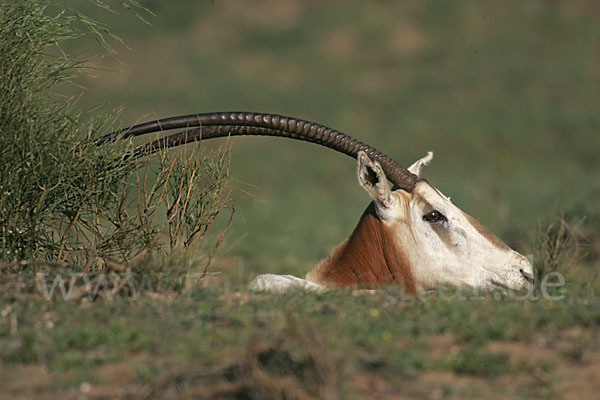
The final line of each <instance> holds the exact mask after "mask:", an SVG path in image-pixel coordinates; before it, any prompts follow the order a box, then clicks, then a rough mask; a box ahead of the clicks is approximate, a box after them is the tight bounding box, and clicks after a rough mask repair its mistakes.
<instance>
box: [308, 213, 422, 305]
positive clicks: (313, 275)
mask: <svg viewBox="0 0 600 400" xmlns="http://www.w3.org/2000/svg"><path fill="white" fill-rule="evenodd" d="M306 278H307V279H309V280H311V281H314V282H317V283H319V284H322V285H325V286H335V287H366V288H373V287H376V286H379V285H385V284H400V285H403V287H404V289H405V290H406V291H407V292H409V293H414V292H415V290H416V286H415V282H414V278H413V276H412V273H411V268H410V263H409V260H408V258H407V257H406V255H405V254H404V252H403V251H402V249H401V248H400V246H398V245H397V244H396V242H395V235H394V232H393V230H392V228H391V227H389V226H387V225H386V224H384V223H383V222H382V221H381V220H380V219H379V217H378V216H377V213H376V211H375V205H374V203H371V204H370V205H369V206H368V207H367V209H366V210H365V212H364V213H363V215H362V216H361V217H360V220H359V222H358V225H357V226H356V228H354V231H353V232H352V234H351V235H350V237H349V238H348V239H347V240H346V241H344V242H343V243H341V244H340V245H339V246H337V247H336V248H335V249H333V251H332V252H331V254H330V255H329V257H327V258H326V259H325V260H323V261H322V262H321V263H320V264H319V265H318V266H317V267H316V268H315V269H314V270H313V271H311V272H310V273H309V274H308V275H307V276H306Z"/></svg>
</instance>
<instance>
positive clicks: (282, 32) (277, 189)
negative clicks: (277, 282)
mask: <svg viewBox="0 0 600 400" xmlns="http://www.w3.org/2000/svg"><path fill="white" fill-rule="evenodd" d="M107 3H109V4H110V1H107ZM115 3H116V4H117V5H118V2H116V1H115ZM140 3H141V4H142V5H144V6H145V7H148V8H149V9H150V10H152V12H153V13H154V14H155V15H154V16H153V15H150V14H147V13H145V12H143V11H139V10H138V11H137V13H138V14H139V15H140V16H141V17H142V18H144V19H146V20H147V21H148V22H150V24H146V23H144V22H142V21H141V20H140V18H138V16H136V11H132V12H128V11H126V10H124V9H123V8H122V7H115V9H117V10H119V13H118V14H115V13H111V12H108V11H106V10H103V9H101V8H98V7H96V6H95V5H93V4H91V3H90V2H89V1H86V0H73V1H70V2H69V4H72V5H73V6H74V7H75V8H77V9H79V10H81V11H82V12H84V13H86V14H88V15H90V16H92V17H94V18H96V19H98V20H100V21H103V22H105V23H106V25H107V26H108V27H109V28H110V29H111V30H112V31H113V32H114V33H116V34H117V35H118V36H120V37H121V38H122V39H123V40H124V43H125V44H126V46H127V47H125V46H123V45H121V44H118V43H116V44H114V47H115V49H116V50H117V51H118V55H117V57H116V58H115V57H108V58H104V59H101V60H97V61H95V62H94V63H93V65H94V66H95V67H96V68H95V69H93V70H90V75H91V76H90V77H87V78H84V79H82V80H81V81H80V83H81V85H82V86H84V87H85V88H86V90H85V94H84V96H83V98H82V99H81V102H80V104H81V105H82V106H84V107H86V108H92V107H97V106H98V105H100V107H101V108H103V109H105V110H112V109H113V108H116V107H118V106H120V105H124V106H125V108H124V111H123V113H122V115H121V119H120V120H121V124H122V125H123V126H127V125H131V124H134V123H138V122H143V121H146V120H150V119H156V118H162V117H167V116H173V115H181V114H188V113H196V112H209V111H229V110H243V111H261V112H270V113H279V114H283V115H289V116H294V117H298V118H303V119H307V120H311V121H315V122H319V123H322V124H325V125H328V126H330V127H333V128H336V129H339V130H341V131H343V132H346V133H348V134H350V135H352V136H354V137H357V138H359V139H360V140H363V141H365V142H367V143H369V144H371V145H373V146H375V147H377V148H378V149H380V150H382V151H384V152H385V153H387V154H388V155H390V156H391V157H392V158H394V159H396V160H397V161H399V162H401V163H402V164H404V165H405V166H408V165H410V164H411V163H412V162H413V161H415V160H416V159H418V158H420V157H422V156H423V155H424V154H425V153H426V152H427V151H429V150H432V151H434V153H435V159H434V161H433V162H432V164H431V165H430V166H429V167H427V168H426V169H425V170H424V174H423V175H424V176H425V177H426V178H427V179H428V180H429V181H430V182H432V183H433V184H434V185H435V186H437V187H438V188H439V189H440V190H441V191H442V192H444V194H446V195H447V196H451V197H452V200H453V202H454V203H455V204H456V205H458V206H459V207H460V208H462V209H463V210H465V211H466V212H468V213H470V214H471V215H473V216H475V217H476V218H477V219H479V220H480V221H481V222H482V223H483V224H485V225H487V226H488V227H489V228H490V229H491V230H492V231H494V232H495V233H497V234H498V235H499V236H500V237H501V238H502V239H504V240H505V241H506V242H507V243H508V244H509V245H511V246H512V247H514V248H516V249H518V250H520V251H521V252H523V253H524V254H530V253H531V252H532V249H531V246H532V245H533V237H534V236H535V232H536V230H538V229H539V227H540V226H544V224H547V223H548V222H551V221H554V220H556V218H557V217H558V216H560V215H561V213H564V215H565V216H566V217H568V218H570V219H571V220H574V221H579V220H581V219H583V218H585V221H584V222H583V224H582V225H581V231H582V233H583V234H584V235H585V237H586V238H587V244H588V257H587V259H586V260H587V264H588V265H598V255H599V253H600V245H599V243H600V239H599V233H598V226H599V224H600V206H599V202H598V197H599V196H600V155H599V152H600V112H599V111H600V23H598V16H599V15H600V3H599V2H597V1H595V0H589V1H569V2H559V1H541V0H540V1H529V2H524V3H519V5H518V6H516V5H512V6H510V7H509V6H507V5H506V4H505V3H504V2H498V1H494V2H492V1H480V0H472V1H455V2H449V1H439V2H435V1H409V2H391V1H371V2H349V1H343V2H342V1H327V2H323V1H311V0H304V1H292V0H268V1H267V0H265V1H242V0H228V1H223V0H216V1H204V0H202V1H198V0H196V1H184V0H178V1H174V0H172V1H168V2H166V1H158V0H154V1H150V0H145V1H140ZM213 142H214V143H211V142H206V143H203V144H202V146H207V147H214V146H218V145H222V144H224V143H225V142H224V141H221V142H220V143H219V142H218V141H213ZM231 148H232V170H231V173H232V176H233V177H234V179H235V181H234V183H233V197H234V200H235V204H236V208H237V214H236V218H235V222H234V225H233V227H232V229H231V230H230V231H229V232H228V234H227V237H226V241H225V243H224V245H223V246H222V248H221V249H220V250H219V256H220V257H219V265H220V267H221V268H227V267H232V268H239V266H240V265H242V266H243V267H244V269H245V270H246V271H249V272H248V274H249V275H253V274H256V273H258V272H262V271H270V272H280V273H294V274H299V275H302V274H304V273H305V272H307V271H308V270H309V269H310V268H311V267H312V266H313V265H314V264H315V263H316V262H317V261H318V260H319V259H320V258H322V257H325V256H326V255H327V254H328V252H329V251H330V250H331V249H332V248H333V247H334V246H335V245H336V244H338V243H339V242H340V241H342V240H344V239H345V238H346V237H347V236H348V235H349V233H350V232H351V230H352V228H353V227H354V225H355V224H356V222H357V220H358V218H359V216H360V215H361V213H362V211H363V210H364V208H365V207H366V206H367V204H368V202H369V198H368V196H367V194H366V192H364V191H363V189H361V188H360V186H359V185H358V183H357V181H356V177H355V162H354V161H353V160H352V159H350V158H347V157H345V156H343V155H339V154H336V153H334V152H332V151H330V150H327V149H323V148H320V147H318V146H315V145H312V144H304V143H298V142H295V141H288V140H285V139H269V138H252V137H251V138H235V139H233V140H232V141H231Z"/></svg>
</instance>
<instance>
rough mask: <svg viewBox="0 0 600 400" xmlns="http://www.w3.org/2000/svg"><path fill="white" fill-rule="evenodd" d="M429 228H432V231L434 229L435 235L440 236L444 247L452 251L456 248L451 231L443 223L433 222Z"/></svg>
mask: <svg viewBox="0 0 600 400" xmlns="http://www.w3.org/2000/svg"><path fill="white" fill-rule="evenodd" d="M429 226H431V229H433V232H435V234H436V235H438V237H439V238H440V240H441V241H442V243H444V245H445V246H446V247H447V248H449V249H452V248H453V247H454V243H453V242H452V237H451V235H450V231H449V230H448V228H447V227H446V226H444V225H443V223H441V222H433V223H430V224H429Z"/></svg>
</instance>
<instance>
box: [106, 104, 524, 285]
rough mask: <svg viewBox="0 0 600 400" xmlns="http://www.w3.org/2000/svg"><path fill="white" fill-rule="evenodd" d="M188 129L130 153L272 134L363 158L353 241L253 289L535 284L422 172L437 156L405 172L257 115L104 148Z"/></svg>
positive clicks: (304, 124)
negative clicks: (301, 273)
mask: <svg viewBox="0 0 600 400" xmlns="http://www.w3.org/2000/svg"><path fill="white" fill-rule="evenodd" d="M181 128H185V130H183V131H181V132H178V133H175V134H171V135H169V136H166V137H163V138H160V139H156V140H154V141H152V142H150V143H148V144H146V145H143V146H140V147H138V148H136V149H135V150H134V152H133V154H132V156H139V155H143V154H149V153H153V152H156V151H159V150H161V149H166V148H170V147H175V146H179V145H183V144H186V143H190V142H194V141H199V140H205V139H211V138H216V137H227V136H237V135H265V136H281V137H286V138H291V139H297V140H303V141H308V142H313V143H317V144H320V145H323V146H326V147H329V148H332V149H334V150H336V151H339V152H342V153H344V154H347V155H349V156H352V157H354V158H357V176H358V181H359V183H360V185H361V186H362V187H363V188H364V189H365V190H366V191H367V193H368V194H369V196H370V197H371V199H372V201H371V203H370V204H369V206H368V207H367V209H366V210H365V212H364V213H363V215H362V216H361V217H360V220H359V222H358V224H357V226H356V228H355V229H354V231H353V232H352V234H351V235H350V237H349V238H348V239H347V240H345V241H344V242H342V243H341V244H340V245H338V246H337V247H336V248H334V249H333V251H332V252H331V254H330V255H329V257H327V258H326V259H324V260H323V261H321V262H320V263H319V265H317V267H316V268H315V269H313V270H312V271H310V272H309V273H308V274H307V275H306V277H305V279H300V278H296V277H293V276H290V275H272V274H265V275H260V276H258V277H257V278H256V279H255V280H254V281H253V282H252V283H251V284H250V287H251V288H252V289H254V290H285V289H287V288H291V287H300V288H305V289H316V290H321V289H323V288H329V287H360V288H374V287H377V286H379V285H386V284H396V285H401V286H402V287H403V288H404V290H405V291H406V292H408V293H414V292H415V291H417V290H426V289H431V288H435V287H437V286H439V285H442V284H451V285H456V286H470V287H476V288H488V287H494V286H497V285H499V286H503V287H508V288H511V289H517V288H521V287H524V286H527V285H528V284H533V269H532V266H531V264H530V263H529V262H528V261H527V259H526V258H525V257H524V256H522V255H521V254H519V253H518V252H516V251H514V250H512V249H511V248H510V247H508V246H507V245H506V244H505V243H504V242H503V241H502V240H500V239H499V238H498V237H497V236H496V235H494V234H493V233H491V232H490V231H489V230H488V229H487V228H486V227H484V226H483V225H481V224H480V223H479V222H478V221H477V220H476V219H474V218H473V217H471V216H470V215H468V214H466V213H464V212H463V211H461V210H460V209H459V208H458V207H456V206H455V205H454V204H453V203H452V202H451V201H450V199H449V198H448V197H446V196H444V195H443V194H442V193H441V192H440V191H439V190H437V189H436V188H435V187H434V186H433V185H431V184H430V183H429V182H428V181H427V180H425V179H421V178H420V171H421V167H422V166H423V165H426V164H428V163H429V161H430V160H431V159H432V157H433V154H432V153H428V154H427V155H426V156H425V157H423V158H421V159H420V160H418V161H416V162H415V163H414V164H412V165H411V166H410V167H409V168H408V169H406V168H404V167H402V166H401V165H400V164H398V163H397V162H395V161H393V160H392V159H390V158H389V157H388V156H386V155H385V154H383V153H381V152H379V151H377V150H376V149H374V148H373V147H371V146H369V145H367V144H364V143H362V142H359V141H357V140H356V139H354V138H352V137H350V136H348V135H346V134H344V133H342V132H339V131H337V130H334V129H331V128H328V127H325V126H323V125H320V124H316V123H313V122H309V121H305V120H301V119H297V118H290V117H284V116H280V115H274V114H261V113H252V112H216V113H206V114H193V115H186V116H179V117H172V118H165V119H161V120H157V121H151V122H147V123H143V124H139V125H136V126H134V127H131V128H125V129H122V130H120V131H117V132H113V133H111V134H109V135H106V136H104V137H102V138H101V139H100V140H99V141H98V143H104V142H106V141H108V140H114V139H116V138H120V137H131V136H138V135H142V134H146V133H151V132H158V131H167V130H171V129H181ZM388 181H389V182H391V183H392V184H393V187H392V188H390V184H389V183H388Z"/></svg>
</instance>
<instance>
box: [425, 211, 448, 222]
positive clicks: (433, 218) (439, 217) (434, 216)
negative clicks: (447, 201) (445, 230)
mask: <svg viewBox="0 0 600 400" xmlns="http://www.w3.org/2000/svg"><path fill="white" fill-rule="evenodd" d="M423 221H427V222H432V223H433V222H440V221H447V219H446V217H444V214H442V213H441V212H439V211H438V210H433V211H429V212H428V213H427V214H425V215H423Z"/></svg>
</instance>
